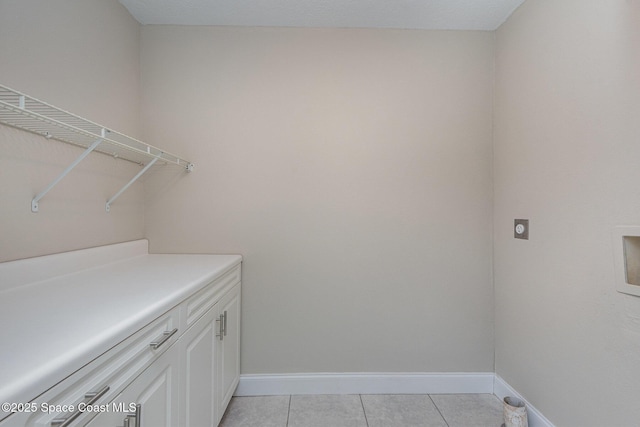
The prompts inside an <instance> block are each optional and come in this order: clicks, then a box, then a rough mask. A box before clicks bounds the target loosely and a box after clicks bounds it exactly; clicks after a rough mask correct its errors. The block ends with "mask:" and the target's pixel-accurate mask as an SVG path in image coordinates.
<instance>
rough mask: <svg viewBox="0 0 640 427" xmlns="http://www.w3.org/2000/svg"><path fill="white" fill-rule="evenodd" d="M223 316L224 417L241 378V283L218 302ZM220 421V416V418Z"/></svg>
mask: <svg viewBox="0 0 640 427" xmlns="http://www.w3.org/2000/svg"><path fill="white" fill-rule="evenodd" d="M217 305H218V306H219V311H218V312H219V316H220V315H221V316H222V326H223V334H222V335H223V336H222V339H221V340H219V341H218V343H219V346H218V349H219V351H218V362H219V363H218V368H219V370H218V373H219V377H218V378H219V380H218V381H216V382H215V383H216V385H217V387H218V390H217V392H216V395H217V396H218V401H217V406H218V408H219V415H220V417H222V415H223V414H224V410H225V409H226V407H227V405H228V404H229V401H230V400H231V397H232V396H233V393H234V392H235V390H236V387H237V386H238V381H239V379H240V284H238V285H236V286H235V287H234V288H233V289H232V290H231V291H229V292H228V293H227V294H226V295H225V296H224V297H223V298H222V299H221V300H220V302H219V303H218V304H217ZM218 421H220V418H218Z"/></svg>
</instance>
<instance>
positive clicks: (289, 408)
mask: <svg viewBox="0 0 640 427" xmlns="http://www.w3.org/2000/svg"><path fill="white" fill-rule="evenodd" d="M290 414H291V395H289V406H288V407H287V423H286V424H285V426H286V427H289V415H290Z"/></svg>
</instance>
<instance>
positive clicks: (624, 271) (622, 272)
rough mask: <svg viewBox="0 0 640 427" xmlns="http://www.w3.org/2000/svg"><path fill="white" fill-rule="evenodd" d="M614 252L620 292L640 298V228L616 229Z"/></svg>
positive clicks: (617, 283)
mask: <svg viewBox="0 0 640 427" xmlns="http://www.w3.org/2000/svg"><path fill="white" fill-rule="evenodd" d="M613 252H614V262H615V268H616V288H617V290H618V292H623V293H625V294H630V295H636V296H640V227H635V226H633V227H631V226H627V227H616V228H614V231H613Z"/></svg>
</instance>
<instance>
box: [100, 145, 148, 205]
mask: <svg viewBox="0 0 640 427" xmlns="http://www.w3.org/2000/svg"><path fill="white" fill-rule="evenodd" d="M158 159H159V157H156V158H155V159H153V160H151V161H150V162H149V163H147V165H146V166H145V167H144V168H142V170H141V171H140V172H138V173H137V174H136V176H134V177H133V178H131V181H129V182H127V184H126V185H125V186H124V187H122V188H121V189H120V191H118V192H117V193H116V194H114V195H113V197H112V198H110V199H109V200H107V204H106V205H105V210H106V211H107V212H111V203H113V202H114V201H115V200H116V199H117V198H118V197H120V195H121V194H122V193H124V192H125V191H126V190H127V188H129V187H131V185H132V184H133V183H134V182H136V181H137V180H138V178H140V177H141V176H142V175H143V174H144V173H145V172H146V171H148V170H149V168H150V167H151V166H153V165H154V164H155V163H156V162H157V161H158Z"/></svg>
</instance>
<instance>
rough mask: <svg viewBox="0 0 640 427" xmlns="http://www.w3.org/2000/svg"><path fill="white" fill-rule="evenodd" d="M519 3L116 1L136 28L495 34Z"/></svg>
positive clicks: (482, 0)
mask: <svg viewBox="0 0 640 427" xmlns="http://www.w3.org/2000/svg"><path fill="white" fill-rule="evenodd" d="M523 2H524V0H120V3H122V4H123V5H124V6H125V7H126V8H127V9H128V10H129V12H130V13H131V14H132V15H133V16H134V17H135V18H136V19H137V20H138V21H139V22H140V23H141V24H175V25H238V26H258V27H260V26H268V27H334V28H335V27H338V28H406V29H429V30H495V29H496V28H498V27H499V26H500V24H502V23H503V22H504V21H505V20H506V19H507V18H508V17H509V15H511V13H512V12H513V11H514V10H515V9H517V8H518V6H520V4H522V3H523Z"/></svg>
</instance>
